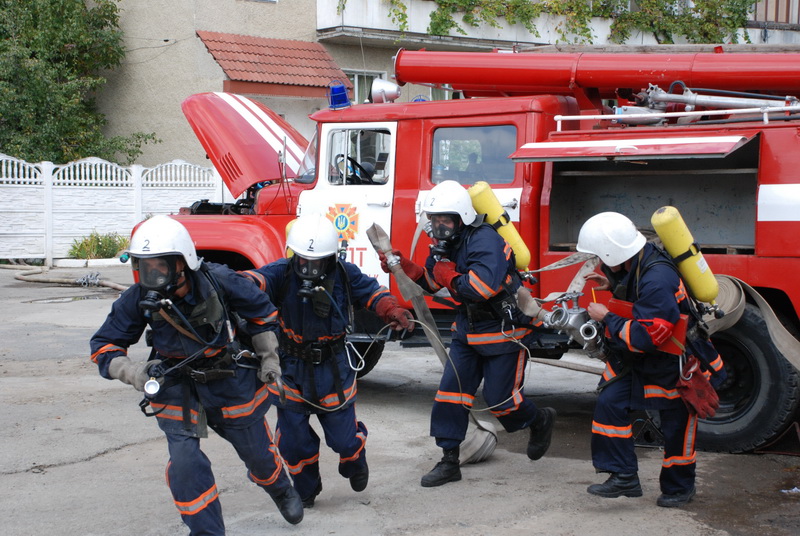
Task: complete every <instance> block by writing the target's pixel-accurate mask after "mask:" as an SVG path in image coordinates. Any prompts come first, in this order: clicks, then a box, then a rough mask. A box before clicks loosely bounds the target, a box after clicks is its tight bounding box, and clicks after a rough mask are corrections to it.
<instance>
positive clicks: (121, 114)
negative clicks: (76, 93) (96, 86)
mask: <svg viewBox="0 0 800 536" xmlns="http://www.w3.org/2000/svg"><path fill="white" fill-rule="evenodd" d="M315 5H316V3H315V0H279V1H278V2H275V3H269V2H254V1H249V0H120V26H121V28H122V31H123V32H124V36H125V38H124V39H125V47H126V50H127V51H128V52H127V54H126V57H125V61H124V63H123V65H122V66H121V67H120V68H119V69H117V70H115V71H114V72H112V73H109V74H108V84H107V85H106V87H105V88H104V90H103V92H102V94H101V95H100V96H99V99H98V104H99V106H100V110H101V111H102V112H103V113H104V114H106V117H107V119H108V121H109V124H108V127H107V134H109V135H127V134H130V133H131V132H135V131H144V132H155V133H156V135H157V136H158V137H159V138H161V139H162V140H163V142H162V143H160V144H156V145H152V144H151V145H148V146H146V147H145V149H144V154H143V155H142V156H141V157H140V158H139V160H138V161H137V163H139V164H142V165H156V164H159V163H162V162H167V161H170V160H173V159H182V160H186V161H188V162H193V163H196V164H202V165H208V160H206V158H205V153H204V151H203V149H202V147H201V146H200V143H199V142H198V141H197V138H196V137H195V135H194V133H193V132H192V130H191V128H190V127H189V124H188V122H187V121H186V119H185V117H184V116H183V113H182V112H181V109H180V105H181V102H182V101H183V100H184V99H185V98H186V97H188V96H189V95H192V94H194V93H200V92H204V91H221V90H222V83H223V80H224V74H223V72H222V69H221V68H220V67H219V66H218V65H217V63H216V62H215V61H214V59H213V58H212V56H211V55H210V54H209V53H208V51H207V50H206V48H205V46H204V45H203V43H202V42H201V41H200V39H199V38H198V37H197V36H196V35H195V31H196V30H208V31H216V32H229V33H240V34H245V35H258V36H262V37H276V38H281V39H297V40H306V41H308V40H314V36H315V35H316V31H315V30H316V20H315V19H316V15H315V13H316V9H315ZM165 40H166V41H165ZM280 100H281V101H283V102H284V104H283V106H284V107H285V109H278V106H276V111H278V112H279V113H284V114H286V116H287V118H289V119H290V120H292V119H295V118H296V119H300V120H303V119H305V122H306V123H307V125H306V128H305V129H301V130H302V131H304V132H303V133H304V134H306V135H309V134H310V132H308V131H309V128H308V127H309V126H310V124H311V123H310V121H308V120H307V119H306V116H307V115H308V113H310V112H311V111H313V108H314V106H313V105H310V104H309V103H307V102H303V101H300V100H297V99H280ZM265 102H266V101H265ZM273 104H275V102H273ZM278 104H280V103H278ZM320 104H323V103H320ZM317 106H319V105H317ZM298 128H299V127H298Z"/></svg>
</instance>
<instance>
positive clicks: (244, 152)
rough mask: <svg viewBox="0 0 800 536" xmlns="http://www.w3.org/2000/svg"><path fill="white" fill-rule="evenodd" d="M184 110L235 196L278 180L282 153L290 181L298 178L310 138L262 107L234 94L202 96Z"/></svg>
mask: <svg viewBox="0 0 800 536" xmlns="http://www.w3.org/2000/svg"><path fill="white" fill-rule="evenodd" d="M181 109H182V110H183V114H184V115H185V116H186V119H188V120H189V124H190V125H191V126H192V130H194V133H195V134H196V135H197V138H198V139H199V140H200V143H201V144H202V145H203V148H204V149H205V150H206V153H207V154H208V156H209V158H211V161H212V162H213V163H214V167H216V168H217V171H219V174H220V175H221V176H222V179H223V180H224V181H225V184H226V185H227V186H228V189H229V190H230V192H231V194H232V195H233V196H234V197H239V196H240V195H241V194H242V192H244V191H245V190H247V189H248V188H249V187H251V186H252V185H254V184H256V183H259V182H261V181H265V180H270V179H279V178H280V177H281V170H280V165H279V155H280V154H284V153H285V155H286V177H287V178H294V177H297V173H298V169H299V168H300V162H301V161H302V159H303V153H305V150H306V148H307V147H308V140H306V139H305V138H304V137H303V136H302V135H301V134H300V133H299V132H297V131H296V130H295V129H294V128H293V127H292V126H291V125H289V124H288V123H287V122H286V121H284V120H283V119H282V118H281V117H280V116H279V115H278V114H276V113H275V112H273V111H272V110H270V109H269V108H267V107H266V106H264V105H263V104H261V103H259V102H256V101H254V100H252V99H248V98H247V97H242V96H241V95H235V94H233V93H198V94H197V95H192V96H191V97H189V98H187V99H186V100H184V101H183V103H182V104H181Z"/></svg>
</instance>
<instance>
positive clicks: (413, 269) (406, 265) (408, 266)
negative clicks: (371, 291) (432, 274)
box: [378, 249, 425, 281]
mask: <svg viewBox="0 0 800 536" xmlns="http://www.w3.org/2000/svg"><path fill="white" fill-rule="evenodd" d="M392 255H394V256H396V257H399V258H400V268H402V269H403V271H404V272H405V273H406V275H407V276H408V277H410V278H411V280H412V281H416V280H417V279H419V278H420V277H422V274H423V273H425V271H424V270H423V269H422V266H420V265H419V264H417V263H415V262H413V261H410V260H409V259H407V258H406V257H404V256H403V254H402V253H401V252H400V250H399V249H393V250H392ZM378 258H379V259H380V260H381V270H383V271H384V272H385V273H387V274H388V273H390V272H391V270H389V265H388V264H387V263H386V255H384V253H383V251H379V252H378Z"/></svg>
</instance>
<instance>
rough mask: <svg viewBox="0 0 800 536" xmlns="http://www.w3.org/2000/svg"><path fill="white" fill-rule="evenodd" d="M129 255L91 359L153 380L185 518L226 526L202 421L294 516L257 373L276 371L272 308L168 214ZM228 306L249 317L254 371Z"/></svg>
mask: <svg viewBox="0 0 800 536" xmlns="http://www.w3.org/2000/svg"><path fill="white" fill-rule="evenodd" d="M129 255H130V257H131V259H132V264H133V270H134V271H138V273H139V283H137V284H134V285H133V286H131V287H130V288H129V289H128V290H126V291H125V292H124V293H122V295H121V296H120V297H119V299H117V301H116V302H114V305H113V306H112V308H111V313H110V314H109V315H108V317H107V318H106V321H105V322H104V323H103V325H102V326H101V327H100V329H99V330H98V331H97V333H95V334H94V336H93V337H92V339H91V343H90V344H91V351H92V361H94V362H95V363H96V364H97V366H98V368H99V371H100V375H101V376H103V377H104V378H108V379H117V380H120V381H122V382H124V383H127V384H130V385H132V386H133V387H134V388H136V389H137V390H138V391H143V390H144V385H145V382H147V381H148V379H150V377H151V375H155V376H156V377H158V378H159V380H158V381H160V383H161V385H160V388H158V389H157V392H156V393H155V394H154V395H152V396H150V397H149V399H145V400H149V402H150V407H151V409H152V413H154V414H155V416H156V420H157V422H158V425H159V427H160V428H161V430H162V431H163V432H164V434H165V435H166V437H167V444H168V448H169V463H168V464H167V482H168V484H169V487H170V490H171V492H172V496H173V498H174V501H175V506H176V507H177V508H178V511H179V512H180V514H181V518H182V519H183V522H184V523H185V524H186V525H187V526H188V527H189V529H190V531H191V534H192V535H201V534H202V535H221V534H225V525H224V522H223V518H222V508H221V506H220V501H219V497H218V492H217V488H216V484H215V481H214V475H213V473H212V470H211V463H210V461H209V459H208V458H207V457H206V455H205V454H204V453H203V452H202V450H201V449H200V438H201V437H205V432H206V430H205V424H204V421H207V423H208V426H210V427H211V428H212V429H213V430H214V431H215V432H217V433H218V434H219V435H220V436H221V437H222V438H224V439H226V440H227V441H229V442H230V443H231V444H232V445H233V446H234V448H235V449H236V453H237V454H238V455H239V457H240V458H241V459H242V461H243V462H244V463H245V466H246V467H247V471H248V472H247V475H248V478H249V479H250V480H251V481H253V482H254V483H256V484H257V485H258V486H260V487H261V488H263V489H264V490H265V491H266V492H267V493H268V494H269V495H270V497H272V499H273V501H274V502H275V504H276V505H277V506H278V508H279V510H280V512H281V515H283V517H284V518H285V519H286V520H287V521H288V522H289V523H292V524H296V523H299V522H300V521H301V520H302V519H303V506H302V502H301V500H300V496H299V495H298V494H297V492H296V491H295V490H294V488H293V487H292V484H291V481H290V479H289V477H288V475H287V474H286V472H285V470H284V467H283V462H282V460H281V458H280V455H279V454H278V449H277V447H276V446H275V445H274V444H273V441H272V433H271V432H270V429H269V426H268V424H267V422H266V420H265V418H264V415H265V414H266V412H267V409H268V408H269V395H268V392H267V387H266V385H264V383H263V382H262V381H261V380H259V377H258V376H259V374H260V375H261V376H262V377H264V378H266V379H268V380H270V381H272V380H274V379H275V378H276V377H279V376H280V366H279V362H278V356H277V353H276V350H277V337H276V335H275V331H276V330H277V322H276V320H277V311H276V309H275V307H274V306H273V305H272V303H271V302H270V301H269V298H268V297H267V296H266V295H265V294H264V293H263V292H260V291H259V290H258V288H257V287H256V286H255V285H254V284H253V283H252V281H250V280H249V279H247V278H245V277H243V276H241V275H240V274H237V273H236V272H233V271H231V270H229V269H228V268H227V267H225V266H222V265H217V264H209V263H205V262H203V260H202V259H198V257H197V254H196V252H195V248H194V244H193V243H192V239H191V236H189V233H188V231H187V230H186V228H185V227H184V226H183V225H181V224H180V223H179V222H177V221H176V220H173V219H172V218H169V217H167V216H155V217H153V218H151V219H149V220H147V221H146V222H144V223H143V224H142V225H141V226H140V227H139V228H138V229H137V230H136V232H135V233H134V235H133V237H132V238H131V245H130V249H129ZM233 311H235V313H237V314H238V315H239V317H240V318H242V319H243V321H246V323H247V328H248V330H249V333H250V335H251V336H252V343H253V346H254V347H255V349H256V352H257V354H258V356H259V357H260V359H261V360H262V362H261V367H260V370H259V363H258V361H255V360H252V362H251V363H249V364H246V363H244V360H241V363H240V361H235V360H233V359H232V352H231V351H230V350H231V349H234V350H236V344H237V341H236V340H235V339H234V338H233V329H232V328H230V325H231V324H230V322H229V320H230V317H229V315H230V314H231V313H232V312H233ZM234 325H235V324H234ZM148 326H149V327H150V329H151V332H150V333H149V334H148V335H149V336H148V342H151V344H152V347H153V349H152V352H151V356H150V358H149V360H148V361H146V362H134V361H132V360H131V359H130V358H129V357H128V355H127V350H128V347H130V346H131V345H133V344H135V343H136V342H137V341H138V340H139V338H140V337H141V335H142V333H144V331H145V329H146V328H147V327H148ZM150 336H152V338H151V337H150ZM237 353H238V352H237ZM248 361H250V360H248ZM240 364H241V365H242V366H239V365H240ZM151 383H152V382H151ZM151 387H152V385H148V388H151ZM153 390H154V389H148V391H149V392H150V393H152V392H153ZM144 407H146V404H143V408H144Z"/></svg>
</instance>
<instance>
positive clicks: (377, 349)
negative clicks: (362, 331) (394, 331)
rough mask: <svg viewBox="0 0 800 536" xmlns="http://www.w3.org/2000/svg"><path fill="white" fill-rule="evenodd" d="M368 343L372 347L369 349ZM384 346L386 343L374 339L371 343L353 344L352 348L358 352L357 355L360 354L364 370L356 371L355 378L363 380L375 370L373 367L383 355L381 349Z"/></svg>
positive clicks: (358, 342)
mask: <svg viewBox="0 0 800 536" xmlns="http://www.w3.org/2000/svg"><path fill="white" fill-rule="evenodd" d="M370 343H372V347H370ZM385 345H386V341H384V340H379V339H376V340H375V341H372V342H370V341H357V342H353V346H355V348H356V350H358V353H359V354H361V357H362V358H363V359H364V368H362V369H361V370H359V371H358V373H357V374H356V377H357V378H363V377H364V376H366V375H367V374H368V373H369V372H370V371H371V370H372V369H374V368H375V365H377V364H378V360H380V358H381V356H382V355H383V347H384V346H385ZM368 349H369V351H368Z"/></svg>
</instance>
